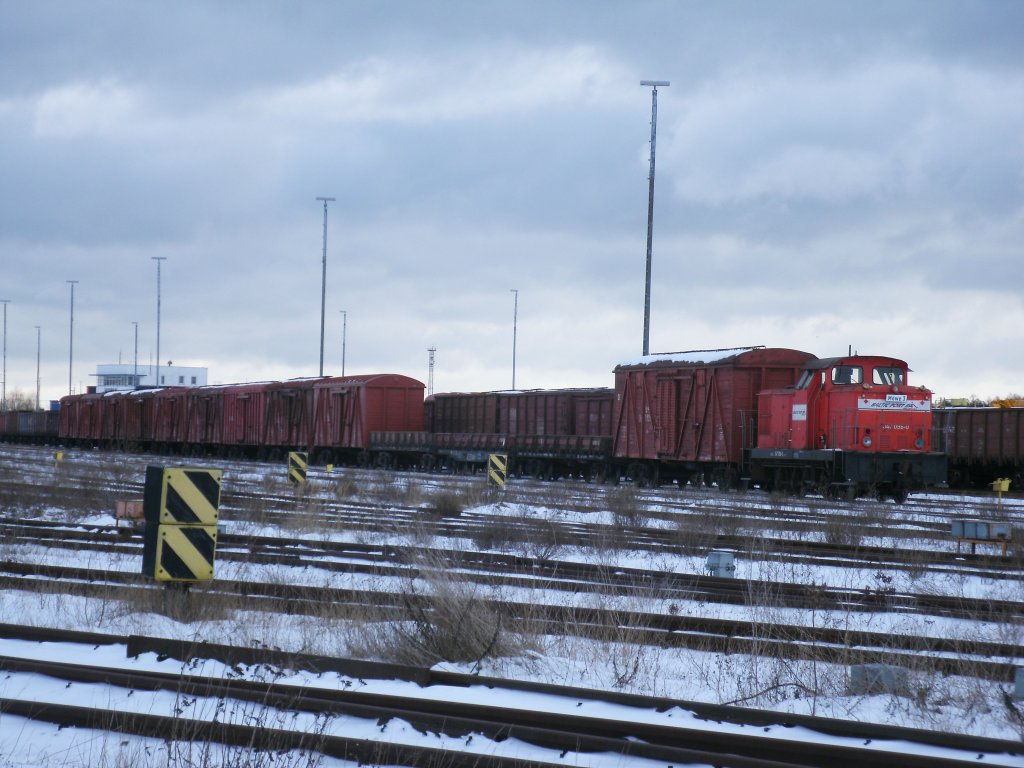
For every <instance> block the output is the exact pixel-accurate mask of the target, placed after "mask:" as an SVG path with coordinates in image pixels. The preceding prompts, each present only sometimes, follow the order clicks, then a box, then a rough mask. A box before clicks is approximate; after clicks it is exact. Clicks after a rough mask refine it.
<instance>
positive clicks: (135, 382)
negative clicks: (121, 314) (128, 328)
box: [132, 320, 139, 389]
mask: <svg viewBox="0 0 1024 768" xmlns="http://www.w3.org/2000/svg"><path fill="white" fill-rule="evenodd" d="M132 325H134V326H135V365H134V368H133V369H132V389H138V388H139V323H138V321H137V320H132Z"/></svg>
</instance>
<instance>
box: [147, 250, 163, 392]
mask: <svg viewBox="0 0 1024 768" xmlns="http://www.w3.org/2000/svg"><path fill="white" fill-rule="evenodd" d="M150 258H151V259H153V261H155V262H156V381H154V382H153V383H154V384H155V385H156V386H158V387H159V386H160V293H161V290H160V266H161V264H160V262H162V261H166V259H167V257H166V256H150Z"/></svg>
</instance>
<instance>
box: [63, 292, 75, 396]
mask: <svg viewBox="0 0 1024 768" xmlns="http://www.w3.org/2000/svg"><path fill="white" fill-rule="evenodd" d="M64 282H65V283H67V284H68V285H70V286H71V324H70V326H69V327H68V394H69V395H70V394H71V392H72V389H71V372H72V371H73V370H74V364H75V283H77V282H78V281H77V280H65V281H64Z"/></svg>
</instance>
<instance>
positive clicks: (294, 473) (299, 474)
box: [288, 451, 309, 485]
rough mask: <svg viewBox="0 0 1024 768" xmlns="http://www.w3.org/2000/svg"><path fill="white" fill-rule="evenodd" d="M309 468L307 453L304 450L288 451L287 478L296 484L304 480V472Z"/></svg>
mask: <svg viewBox="0 0 1024 768" xmlns="http://www.w3.org/2000/svg"><path fill="white" fill-rule="evenodd" d="M308 469H309V454H308V453H305V452H304V451H290V452H289V453H288V480H289V481H290V482H292V483H295V484H296V485H301V484H302V483H304V482H306V473H307V471H308Z"/></svg>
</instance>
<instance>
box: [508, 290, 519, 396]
mask: <svg viewBox="0 0 1024 768" xmlns="http://www.w3.org/2000/svg"><path fill="white" fill-rule="evenodd" d="M509 290H510V291H512V293H514V294H515V299H514V303H513V305H512V389H515V388H516V334H517V331H518V326H519V289H518V288H509Z"/></svg>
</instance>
